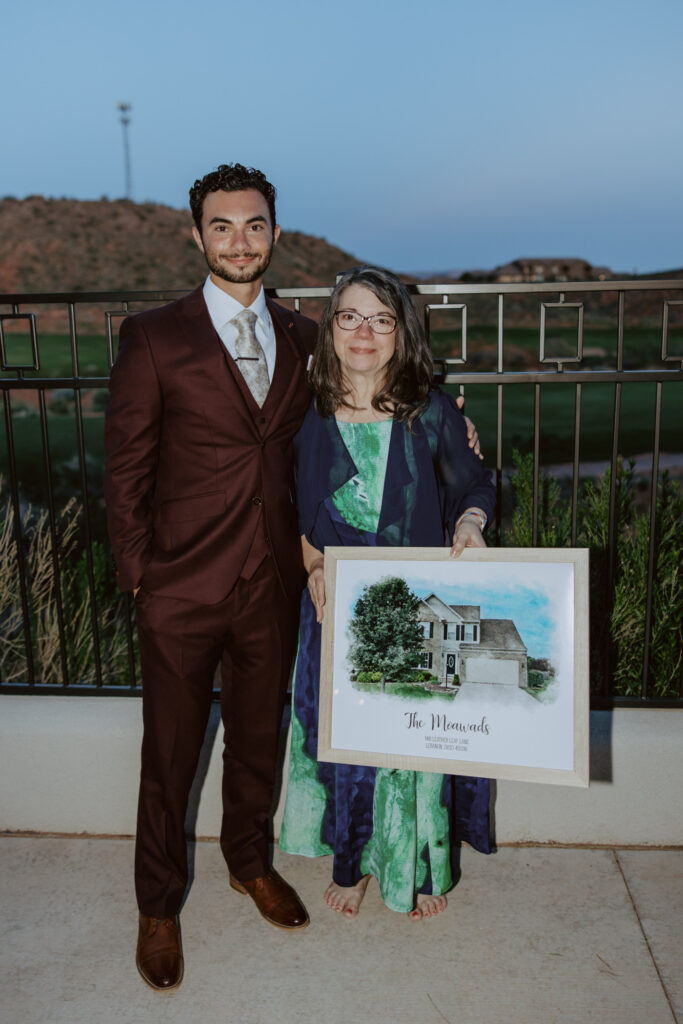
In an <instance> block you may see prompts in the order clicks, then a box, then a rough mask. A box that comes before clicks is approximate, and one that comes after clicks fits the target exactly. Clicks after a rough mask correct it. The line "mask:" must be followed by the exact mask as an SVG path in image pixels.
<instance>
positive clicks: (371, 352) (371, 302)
mask: <svg viewBox="0 0 683 1024" xmlns="http://www.w3.org/2000/svg"><path fill="white" fill-rule="evenodd" d="M344 312H352V313H358V314H360V316H376V315H377V314H378V313H379V314H382V313H385V314H387V315H388V316H390V317H393V319H394V321H395V320H396V314H395V313H394V311H393V309H391V308H390V307H389V306H385V305H384V304H383V303H382V302H380V300H379V299H378V298H377V296H376V295H375V294H374V292H371V291H370V289H369V288H365V287H364V286H363V285H362V284H350V285H349V286H348V288H345V289H344V291H343V292H342V293H341V295H340V296H339V305H338V306H337V314H339V313H344ZM397 330H398V328H395V329H394V330H393V331H392V333H391V334H377V333H375V331H373V329H372V328H371V327H370V324H369V323H368V322H367V320H364V321H363V322H362V323H361V325H360V327H357V328H356V329H355V330H353V331H345V330H344V329H343V328H341V327H339V325H338V323H337V317H336V316H335V318H334V320H333V321H332V339H333V341H334V351H335V353H336V356H337V359H338V360H339V362H340V364H341V368H342V373H343V374H344V376H345V377H347V378H353V377H354V376H359V375H360V376H364V377H369V378H370V379H371V380H374V381H376V382H377V383H379V382H380V381H381V380H382V378H383V377H384V370H385V367H386V365H387V363H388V362H389V360H390V359H391V357H392V356H393V354H394V352H395V351H396V331H397Z"/></svg>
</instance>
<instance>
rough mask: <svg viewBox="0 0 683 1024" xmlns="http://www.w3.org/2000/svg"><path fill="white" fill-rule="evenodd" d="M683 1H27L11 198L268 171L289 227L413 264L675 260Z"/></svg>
mask: <svg viewBox="0 0 683 1024" xmlns="http://www.w3.org/2000/svg"><path fill="white" fill-rule="evenodd" d="M682 43H683V4H681V2H680V0H650V2H649V3H647V4H646V3H643V2H642V0H638V2H634V0H621V2H616V0H592V2H584V0H574V2H572V3H571V4H566V3H557V2H553V0H545V2H543V3H541V2H537V0H526V2H525V0H522V2H520V3H516V4H515V3H512V2H510V0H489V2H487V3H480V4H473V3H468V4H463V3H461V2H459V0H422V2H420V3H412V4H411V3H407V2H405V0H394V3H392V4H389V3H388V0H383V2H381V3H378V2H374V0H363V2H360V0H346V2H344V3H342V4H325V3H319V2H318V3H313V2H312V0H290V2H289V3H287V4H284V3H282V2H281V0H263V2H261V3H252V4H248V3H244V2H243V3H240V4H234V3H230V2H224V3H221V4H216V5H212V4H209V5H200V4H188V3H186V2H181V0H167V2H166V3H164V4H157V3H155V4H151V3H149V2H148V0H138V2H135V3H134V2H132V0H118V2H117V3H116V4H112V3H108V2H107V0H103V2H101V3H98V4H93V3H92V2H89V3H86V2H85V0H63V2H62V3H60V4H54V3H53V2H47V0H35V2H34V3H32V4H28V5H26V4H25V5H21V6H20V5H18V4H16V3H15V4H13V5H12V6H11V7H10V8H9V9H6V10H5V11H4V12H3V31H2V40H1V41H0V88H1V89H2V93H1V94H2V97H3V101H2V124H3V130H2V150H3V152H2V161H1V163H0V195H14V196H19V197H23V196H26V195H30V194H32V193H38V194H45V195H51V196H70V197H76V198H83V199H98V198H100V196H102V195H107V196H109V197H110V198H114V197H116V196H119V195H122V194H123V191H124V174H123V155H122V153H123V151H122V142H121V127H120V125H119V122H118V113H117V111H116V104H117V103H118V102H119V101H120V100H126V101H130V102H131V103H132V104H133V120H132V124H131V134H130V139H131V151H132V165H133V192H134V197H135V198H136V199H139V200H144V199H151V200H154V201H157V202H162V203H166V204H168V205H170V206H184V205H185V204H186V202H187V190H188V187H189V186H190V185H191V184H192V182H193V181H194V179H195V178H196V177H198V176H201V175H202V174H203V173H205V172H206V171H208V170H211V169H212V168H213V167H215V166H216V165H217V164H219V163H221V162H227V161H232V160H239V161H241V162H242V163H247V164H252V165H254V166H257V167H260V168H261V169H262V170H264V171H265V172H266V173H267V174H268V176H269V177H270V178H271V180H272V181H273V182H274V183H275V184H276V185H277V187H278V190H279V194H280V200H279V206H278V214H279V220H280V222H281V224H282V226H283V227H284V228H286V229H297V230H301V231H305V232H308V233H310V234H314V235H318V236H322V237H325V238H327V239H328V241H330V242H333V243H334V244H336V245H339V246H341V247H342V248H344V249H347V250H348V251H350V252H351V253H353V254H354V255H355V256H357V257H358V258H360V259H365V260H368V261H370V262H376V263H381V264H384V265H386V266H389V267H391V268H393V269H396V270H400V271H405V272H410V271H413V270H414V271H428V270H436V271H439V270H450V269H458V268H459V269H464V268H467V267H470V268H474V267H491V266H494V265H496V264H498V263H502V262H506V261H508V260H510V259H513V258H515V257H516V256H554V255H566V256H583V257H585V258H586V259H588V260H590V261H591V262H593V263H596V264H603V263H604V264H608V265H610V266H611V267H612V268H613V269H614V270H622V271H629V272H631V271H633V270H634V269H637V270H638V271H640V272H644V271H655V270H658V269H665V268H671V267H681V266H683V245H682V238H683V211H682V206H683V202H682V199H681V195H682V193H683V189H682V188H681V179H682V177H683V131H682V130H681V129H682V125H681V110H682V109H683V61H682V60H681V45H682Z"/></svg>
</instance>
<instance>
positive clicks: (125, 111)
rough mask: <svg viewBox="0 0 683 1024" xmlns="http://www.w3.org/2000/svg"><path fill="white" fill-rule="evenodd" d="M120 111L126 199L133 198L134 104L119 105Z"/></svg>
mask: <svg viewBox="0 0 683 1024" xmlns="http://www.w3.org/2000/svg"><path fill="white" fill-rule="evenodd" d="M117 109H118V110H120V111H121V127H122V128H123V161H124V166H125V170H126V199H132V198H133V183H132V178H131V173H130V146H129V145H128V125H129V124H130V111H131V110H132V109H133V104H132V103H119V104H118V107H117Z"/></svg>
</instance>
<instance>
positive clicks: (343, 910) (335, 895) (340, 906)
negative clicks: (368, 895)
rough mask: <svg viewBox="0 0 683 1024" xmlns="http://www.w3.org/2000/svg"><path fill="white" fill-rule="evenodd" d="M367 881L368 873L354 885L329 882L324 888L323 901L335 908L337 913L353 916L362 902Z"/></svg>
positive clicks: (368, 879)
mask: <svg viewBox="0 0 683 1024" xmlns="http://www.w3.org/2000/svg"><path fill="white" fill-rule="evenodd" d="M369 881H370V875H363V877H362V878H361V880H360V882H356V884H355V885H351V886H348V887H347V886H344V885H336V884H335V883H334V882H330V884H329V885H328V887H327V889H325V903H327V905H328V907H331V908H332V910H336V911H337V913H338V914H343V915H344V916H345V917H355V916H356V914H357V913H358V909H359V907H360V905H361V903H362V902H363V897H364V896H365V890H366V889H367V887H368V882H369Z"/></svg>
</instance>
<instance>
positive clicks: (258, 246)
mask: <svg viewBox="0 0 683 1024" xmlns="http://www.w3.org/2000/svg"><path fill="white" fill-rule="evenodd" d="M192 233H193V235H194V240H195V242H196V243H197V245H198V246H199V248H200V249H201V251H202V252H203V253H204V256H205V258H206V262H207V263H208V265H209V270H210V271H211V273H212V275H213V276H214V277H216V278H219V279H220V280H221V281H227V282H229V283H231V284H249V283H250V282H252V281H258V280H259V278H261V277H263V275H264V274H265V272H266V270H267V268H268V264H269V263H270V259H271V256H272V254H273V247H274V246H275V243H276V242H277V240H278V238H279V237H280V228H279V226H278V225H275V228H274V229H273V226H272V225H271V223H270V211H269V210H268V203H267V202H266V200H265V199H264V197H263V196H262V195H261V193H260V192H257V191H256V189H248V190H246V191H244V192H222V191H221V192H210V193H209V194H208V195H207V197H206V198H205V200H204V204H203V206H202V231H201V234H200V233H199V231H197V228H196V227H193V229H192ZM217 283H218V282H217Z"/></svg>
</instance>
